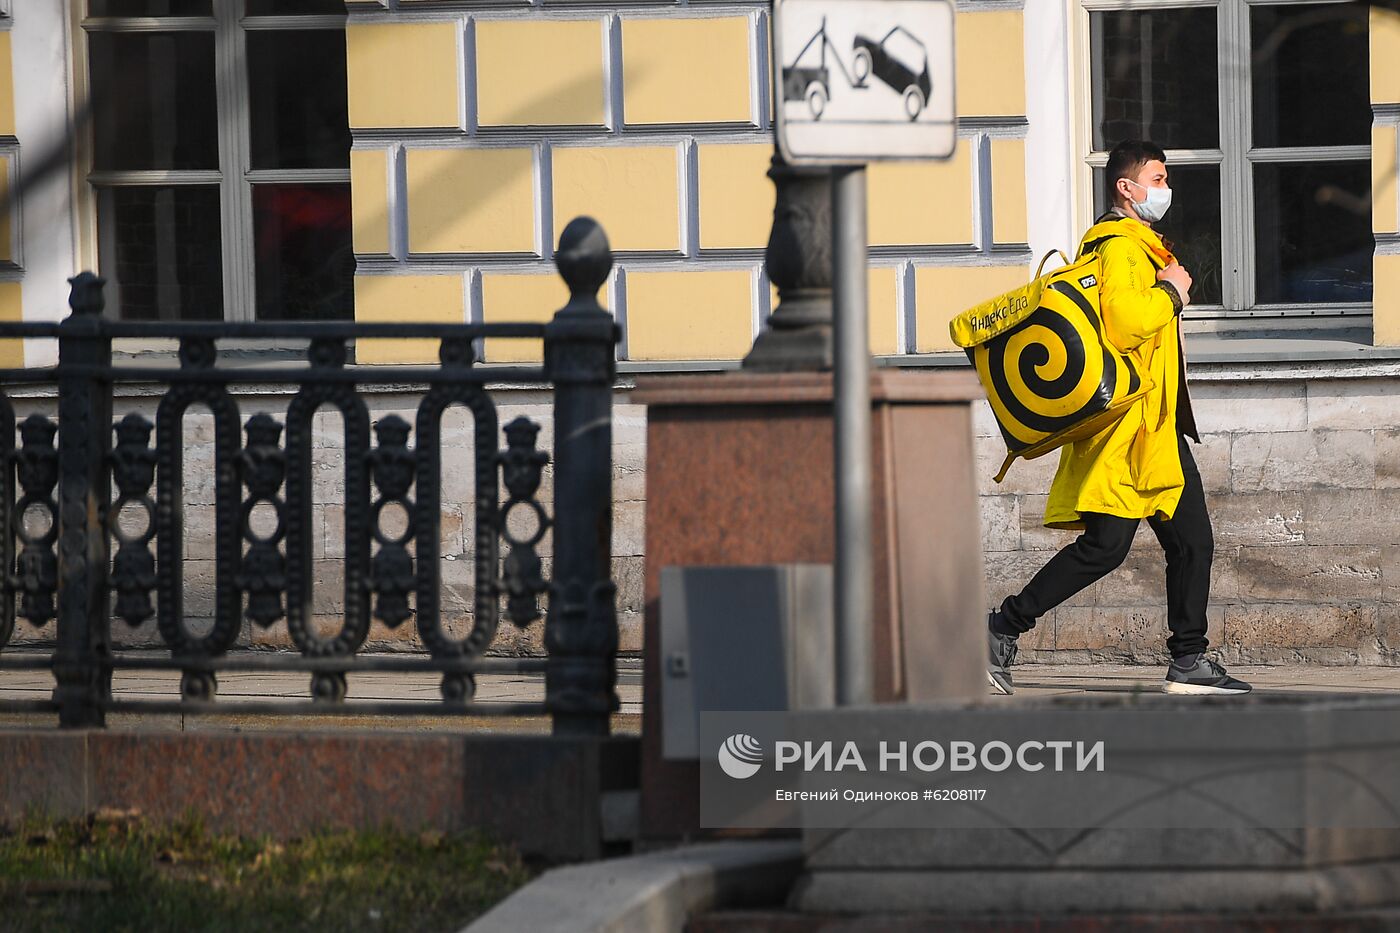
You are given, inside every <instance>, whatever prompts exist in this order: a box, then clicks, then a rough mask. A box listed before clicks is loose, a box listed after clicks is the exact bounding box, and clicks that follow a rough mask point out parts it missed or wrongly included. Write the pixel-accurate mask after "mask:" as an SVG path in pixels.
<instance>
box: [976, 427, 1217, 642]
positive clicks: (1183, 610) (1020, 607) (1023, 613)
mask: <svg viewBox="0 0 1400 933" xmlns="http://www.w3.org/2000/svg"><path fill="white" fill-rule="evenodd" d="M1179 440H1180V445H1181V448H1180V449H1181V471H1182V473H1184V474H1185V476H1186V488H1185V489H1184V490H1183V491H1182V493H1181V502H1180V503H1179V504H1178V505H1177V507H1176V513H1175V514H1174V515H1173V516H1172V518H1171V520H1170V521H1163V520H1161V519H1159V518H1155V517H1154V518H1149V519H1148V520H1147V522H1148V524H1149V525H1151V526H1152V530H1153V532H1155V533H1156V535H1157V541H1158V542H1159V543H1160V544H1161V545H1162V550H1163V551H1164V552H1165V553H1166V558H1167V627H1168V628H1170V629H1171V635H1170V636H1168V638H1167V650H1168V651H1170V652H1171V655H1172V657H1173V658H1179V657H1182V656H1184V655H1188V654H1198V653H1200V652H1202V651H1205V650H1206V646H1207V642H1206V603H1207V602H1208V601H1209V599H1210V562H1211V558H1212V557H1213V556H1214V553H1215V538H1214V535H1213V534H1212V532H1211V528H1210V515H1209V514H1208V513H1207V512H1206V496H1205V490H1204V489H1202V487H1201V473H1200V471H1199V470H1198V469H1197V468H1196V460H1195V458H1194V457H1192V456H1191V451H1190V449H1189V448H1188V447H1187V445H1186V438H1184V437H1183V438H1180V439H1179ZM1138 521H1139V519H1136V518H1119V517H1118V516H1116V515H1099V514H1096V513H1093V512H1086V513H1084V533H1083V534H1082V535H1080V536H1079V537H1078V538H1077V539H1075V541H1074V543H1072V544H1070V545H1068V546H1067V547H1065V548H1064V550H1062V551H1060V552H1059V553H1058V554H1056V555H1055V556H1054V557H1052V558H1050V561H1049V563H1047V564H1046V565H1045V566H1044V567H1042V568H1041V569H1040V572H1039V573H1037V574H1036V575H1035V576H1034V577H1033V578H1032V579H1031V582H1030V583H1028V584H1026V588H1025V589H1023V590H1021V592H1019V593H1017V594H1016V595H1015V596H1009V597H1007V598H1006V600H1005V601H1004V602H1003V603H1002V604H1001V613H1002V617H1003V619H1004V620H1005V622H1006V623H1007V625H1009V626H1010V627H1011V628H1013V629H1015V630H1016V631H1017V632H1018V633H1020V632H1028V631H1030V630H1031V629H1032V628H1034V627H1035V623H1036V620H1037V619H1038V618H1040V617H1041V616H1043V615H1044V614H1045V613H1047V612H1049V611H1050V610H1051V609H1054V608H1055V607H1056V606H1058V605H1059V604H1060V603H1062V602H1064V601H1065V600H1067V599H1069V598H1070V597H1071V596H1073V595H1074V594H1075V593H1078V592H1079V591H1080V590H1082V589H1084V588H1085V587H1086V586H1089V585H1090V584H1092V583H1094V582H1095V581H1096V580H1099V579H1100V578H1102V577H1104V576H1106V575H1107V574H1109V573H1110V572H1112V571H1113V570H1114V569H1115V568H1116V567H1118V566H1119V565H1120V564H1122V563H1123V560H1124V559H1125V558H1126V557H1127V556H1128V548H1130V547H1131V546H1132V543H1133V535H1134V534H1136V533H1137V527H1138Z"/></svg>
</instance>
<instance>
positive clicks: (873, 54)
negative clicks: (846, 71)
mask: <svg viewBox="0 0 1400 933" xmlns="http://www.w3.org/2000/svg"><path fill="white" fill-rule="evenodd" d="M862 69H863V72H864V75H870V74H874V75H875V77H876V78H878V79H879V80H880V81H881V82H883V83H884V84H886V85H888V86H889V87H890V88H891V89H892V90H893V91H894V92H895V93H896V94H899V95H901V96H902V97H903V98H904V113H905V115H906V116H907V117H909V119H910V120H917V119H918V118H919V114H921V113H923V111H924V107H925V106H927V104H928V99H929V95H930V94H932V93H933V81H932V80H931V79H930V78H929V73H928V49H927V48H926V47H925V46H924V44H923V43H922V42H920V41H919V40H918V39H916V38H914V34H913V33H911V32H910V31H909V30H907V29H905V28H904V27H903V26H896V27H894V28H893V29H891V30H890V31H889V32H887V33H885V37H884V38H883V39H881V40H880V41H879V42H876V41H875V40H873V39H870V38H867V37H866V36H861V35H858V36H856V40H855V52H854V60H853V70H854V71H855V73H856V74H862Z"/></svg>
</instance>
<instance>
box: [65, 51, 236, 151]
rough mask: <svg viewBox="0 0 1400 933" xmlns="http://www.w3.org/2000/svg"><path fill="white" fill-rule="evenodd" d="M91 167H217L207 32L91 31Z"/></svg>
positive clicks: (215, 117) (211, 60) (216, 127)
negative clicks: (92, 147)
mask: <svg viewBox="0 0 1400 933" xmlns="http://www.w3.org/2000/svg"><path fill="white" fill-rule="evenodd" d="M88 45H89V48H90V49H91V53H92V112H93V143H94V150H95V151H94V155H93V167H94V168H97V169H108V170H124V169H217V168H218V167H219V125H218V114H217V111H216V108H215V97H214V34H213V33H212V32H144V33H141V32H137V33H113V32H96V33H93V34H91V35H90V36H89V37H88Z"/></svg>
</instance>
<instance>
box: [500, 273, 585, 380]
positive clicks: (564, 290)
mask: <svg viewBox="0 0 1400 933" xmlns="http://www.w3.org/2000/svg"><path fill="white" fill-rule="evenodd" d="M568 301H569V289H568V287H567V286H565V285H564V280H563V279H561V278H559V276H557V275H547V274H532V275H510V274H505V273H500V274H495V273H493V274H487V275H483V276H482V277H481V307H482V320H483V321H485V322H486V323H487V324H519V323H546V322H548V321H549V320H550V319H551V318H553V317H554V312H556V311H558V310H559V309H560V308H562V307H564V305H566V304H567V303H568ZM484 343H485V344H486V350H485V353H484V354H483V355H484V357H485V361H486V362H488V363H538V362H540V361H541V360H543V359H544V341H543V340H533V339H529V340H527V339H524V338H518V339H517V338H511V339H506V338H504V337H500V338H492V339H488V340H486V341H484Z"/></svg>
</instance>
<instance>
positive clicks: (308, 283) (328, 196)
mask: <svg viewBox="0 0 1400 933" xmlns="http://www.w3.org/2000/svg"><path fill="white" fill-rule="evenodd" d="M253 235H254V237H255V238H256V240H255V243H256V249H257V279H258V285H257V287H258V298H257V301H258V308H257V315H258V320H261V321H285V320H299V321H308V320H309V321H348V320H351V319H353V318H354V316H355V313H354V299H353V294H354V293H353V288H354V278H355V253H354V251H353V249H352V248H351V245H350V186H349V185H254V186H253Z"/></svg>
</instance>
